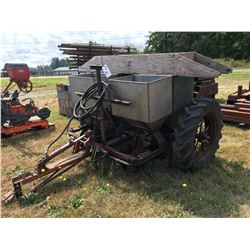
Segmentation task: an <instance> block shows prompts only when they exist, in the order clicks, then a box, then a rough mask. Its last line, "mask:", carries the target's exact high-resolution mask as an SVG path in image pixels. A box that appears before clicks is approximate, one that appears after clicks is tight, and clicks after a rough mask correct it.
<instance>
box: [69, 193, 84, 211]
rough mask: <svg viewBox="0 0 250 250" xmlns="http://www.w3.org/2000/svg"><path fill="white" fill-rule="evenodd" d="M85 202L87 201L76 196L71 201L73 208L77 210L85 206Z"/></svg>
mask: <svg viewBox="0 0 250 250" xmlns="http://www.w3.org/2000/svg"><path fill="white" fill-rule="evenodd" d="M84 201H85V199H84V198H82V197H80V196H77V195H76V196H74V197H73V198H72V199H71V200H70V205H71V206H72V207H73V208H75V209H77V208H79V207H81V206H82V205H83V203H84Z"/></svg>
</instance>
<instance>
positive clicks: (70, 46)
mask: <svg viewBox="0 0 250 250" xmlns="http://www.w3.org/2000/svg"><path fill="white" fill-rule="evenodd" d="M58 48H59V50H61V51H63V54H65V55H69V56H70V57H69V60H70V68H78V67H79V66H81V65H83V64H84V63H85V62H87V61H88V60H89V59H91V58H92V57H93V56H101V55H124V54H130V53H133V52H134V50H135V49H134V48H130V47H128V46H125V47H117V46H112V45H110V46H108V45H100V44H95V43H91V42H90V43H62V44H61V45H58Z"/></svg>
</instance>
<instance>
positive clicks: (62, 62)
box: [33, 57, 69, 75]
mask: <svg viewBox="0 0 250 250" xmlns="http://www.w3.org/2000/svg"><path fill="white" fill-rule="evenodd" d="M68 66H69V58H65V59H64V58H62V59H59V58H58V57H53V58H52V59H51V62H50V64H48V65H38V66H37V67H36V69H33V71H36V73H37V74H38V75H46V74H48V73H49V72H50V71H52V70H53V69H56V68H58V67H68Z"/></svg>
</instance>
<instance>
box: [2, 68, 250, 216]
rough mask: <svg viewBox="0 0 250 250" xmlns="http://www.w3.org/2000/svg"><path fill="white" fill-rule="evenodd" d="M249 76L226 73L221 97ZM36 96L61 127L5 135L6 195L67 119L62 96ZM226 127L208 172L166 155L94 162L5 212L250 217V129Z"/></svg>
mask: <svg viewBox="0 0 250 250" xmlns="http://www.w3.org/2000/svg"><path fill="white" fill-rule="evenodd" d="M32 80H33V82H34V86H35V87H34V88H35V89H34V92H43V91H47V90H48V89H49V90H51V91H55V84H56V83H65V82H67V78H62V79H60V78H56V79H49V78H48V79H45V78H40V79H38V78H34V79H32ZM249 81H250V72H247V71H241V72H235V73H233V74H229V75H223V76H221V77H219V78H218V79H217V82H218V83H219V94H218V95H217V97H218V99H219V101H221V102H224V101H225V100H226V99H227V95H228V94H230V93H232V92H234V91H236V89H237V85H238V84H241V85H243V86H244V88H246V87H247V86H248V82H249ZM2 84H3V85H4V84H6V83H2ZM38 86H39V87H38ZM34 100H35V103H36V105H37V106H47V107H49V108H50V109H52V111H53V112H52V115H51V117H50V118H49V120H50V122H54V123H55V124H56V130H55V131H52V132H49V131H39V132H37V133H36V134H33V135H30V136H26V137H24V138H19V139H16V140H15V141H14V140H13V141H6V140H2V157H1V160H2V170H1V173H2V182H1V185H2V195H3V194H4V193H5V192H6V191H9V190H10V189H11V177H12V176H15V175H17V174H19V173H22V172H23V171H25V170H32V169H33V168H34V166H35V165H36V163H37V161H38V160H39V159H40V158H41V157H42V156H43V153H44V151H45V149H46V145H48V144H49V142H51V141H52V140H53V138H55V137H56V136H57V135H58V134H59V133H60V131H61V130H62V129H63V127H64V125H65V123H66V121H67V118H65V117H63V116H60V115H59V114H58V104H57V99H56V95H52V96H48V97H47V98H44V97H39V96H37V97H34ZM222 132H223V137H222V139H221V142H220V149H219V150H218V151H217V153H216V159H215V161H214V162H213V163H212V164H211V166H210V167H209V168H208V169H206V170H202V171H200V172H197V173H193V174H190V173H188V174H184V173H181V172H179V171H177V170H175V169H173V168H171V167H170V166H169V162H168V159H165V160H154V161H152V162H150V163H149V164H147V165H146V166H144V168H142V169H141V170H140V171H139V173H129V172H126V171H124V170H123V168H121V166H119V165H118V164H115V163H114V162H112V161H109V160H105V161H103V162H100V163H99V164H98V165H96V164H95V165H93V164H91V163H90V162H89V161H87V160H86V161H84V162H82V163H80V164H78V166H77V167H75V168H74V169H72V170H70V171H69V172H67V173H66V174H64V175H63V177H62V178H58V179H57V180H55V181H54V182H52V183H50V184H49V185H48V186H46V187H45V188H44V189H42V190H41V191H39V192H38V193H36V194H31V195H28V196H24V197H23V198H22V199H20V201H19V202H13V203H10V204H8V205H4V204H2V211H1V212H2V217H171V218H172V217H174V218H179V217H250V147H249V141H250V129H248V128H245V127H240V126H238V125H231V124H225V125H224V127H223V131H222ZM63 143H64V142H63V141H62V142H61V144H63ZM183 184H185V185H183Z"/></svg>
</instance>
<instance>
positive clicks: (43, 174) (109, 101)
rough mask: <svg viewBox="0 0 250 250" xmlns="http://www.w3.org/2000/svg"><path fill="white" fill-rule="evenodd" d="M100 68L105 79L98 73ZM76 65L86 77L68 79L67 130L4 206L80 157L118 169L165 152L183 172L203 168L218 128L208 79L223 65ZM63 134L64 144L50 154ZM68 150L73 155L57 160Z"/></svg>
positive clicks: (179, 60) (154, 61)
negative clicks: (25, 188)
mask: <svg viewBox="0 0 250 250" xmlns="http://www.w3.org/2000/svg"><path fill="white" fill-rule="evenodd" d="M105 65H108V67H109V69H110V71H111V72H112V75H111V76H110V75H108V76H107V75H106V76H105V74H102V72H101V71H102V69H103V66H105ZM83 68H84V69H86V71H91V74H90V76H89V75H88V74H86V75H79V76H72V79H73V78H74V79H73V81H72V82H74V83H76V84H78V83H79V85H78V86H79V88H77V89H74V88H73V87H74V86H71V87H70V89H71V90H73V89H74V91H73V93H72V94H74V95H75V96H78V98H77V100H76V102H75V106H74V108H73V114H72V116H71V118H70V119H69V121H68V123H67V125H66V126H65V128H64V129H63V131H62V132H61V133H60V134H59V136H58V137H57V138H56V139H55V140H54V141H53V142H52V143H51V144H50V145H49V146H48V149H47V152H46V153H45V156H44V157H43V158H42V159H41V160H40V161H39V162H38V164H37V166H36V167H35V169H34V170H33V171H30V172H26V173H24V174H21V175H19V176H17V177H14V178H13V179H12V184H13V191H10V192H9V193H7V194H6V195H4V197H3V199H2V200H3V201H4V202H8V201H10V200H11V199H12V198H18V197H20V196H22V186H23V185H24V184H27V183H30V182H33V181H35V180H38V179H41V178H42V181H40V183H38V184H37V185H36V186H35V187H32V188H31V189H30V190H29V192H35V191H37V190H39V189H40V188H42V187H43V186H45V185H46V184H48V183H49V182H50V181H52V180H54V179H55V178H56V177H58V176H60V175H61V174H62V173H64V172H66V171H68V170H69V169H71V168H73V167H74V166H75V165H76V164H78V163H79V162H81V161H83V160H84V159H85V158H87V157H90V158H91V159H92V160H101V159H103V158H106V157H108V158H110V159H112V160H114V161H116V162H118V163H120V164H121V165H123V166H124V167H125V168H138V167H139V166H142V165H143V164H145V163H147V162H149V161H151V160H152V159H154V158H157V157H164V156H165V155H166V154H168V155H169V156H170V159H171V164H172V165H174V166H175V167H177V168H178V169H180V170H182V171H196V170H199V169H202V168H206V167H207V166H208V165H209V164H210V162H211V160H212V159H213V157H214V155H215V151H216V150H217V148H218V147H219V140H220V138H221V128H222V120H221V111H220V105H219V104H218V103H217V102H216V101H215V100H214V95H215V94H216V93H217V91H218V90H217V85H216V83H215V81H214V78H215V77H216V76H218V75H219V74H221V73H228V72H230V71H231V69H230V68H228V67H226V66H224V65H222V64H219V63H217V62H215V61H213V60H211V59H209V58H207V57H204V56H202V55H200V54H197V53H170V54H155V55H125V56H124V55H123V56H102V57H99V56H96V57H94V58H92V59H90V60H89V61H88V62H87V63H85V64H84V65H83ZM75 90H76V91H75ZM73 120H76V121H77V122H78V126H76V127H74V128H72V126H73V125H72V124H73V123H72V121H73ZM65 133H66V135H67V137H68V142H67V143H66V144H65V145H63V146H62V147H60V148H58V149H56V150H54V151H52V152H50V151H51V150H50V148H51V147H52V146H53V144H54V143H55V142H57V141H58V140H59V139H60V138H61V137H62V136H63V135H64V134H65ZM68 149H71V150H72V154H71V155H70V156H68V157H66V158H63V159H60V155H61V154H62V153H63V152H64V151H66V150H68ZM57 158H59V159H57Z"/></svg>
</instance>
